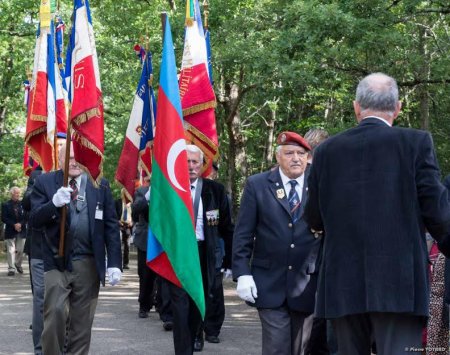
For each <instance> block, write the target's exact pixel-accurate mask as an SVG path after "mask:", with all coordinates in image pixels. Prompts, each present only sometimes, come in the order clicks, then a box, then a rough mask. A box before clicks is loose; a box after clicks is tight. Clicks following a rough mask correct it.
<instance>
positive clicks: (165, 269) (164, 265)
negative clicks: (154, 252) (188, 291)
mask: <svg viewBox="0 0 450 355" xmlns="http://www.w3.org/2000/svg"><path fill="white" fill-rule="evenodd" d="M147 265H148V266H149V267H150V268H151V269H152V270H153V271H155V272H156V273H157V274H159V275H161V276H162V277H164V278H165V279H167V280H169V281H170V282H172V283H173V284H174V285H176V286H178V287H182V286H181V283H180V281H179V280H178V278H177V275H175V271H174V270H173V267H172V264H171V263H170V261H169V259H168V258H167V254H166V253H165V252H162V253H161V254H159V255H158V256H157V257H156V258H154V259H153V260H151V261H147Z"/></svg>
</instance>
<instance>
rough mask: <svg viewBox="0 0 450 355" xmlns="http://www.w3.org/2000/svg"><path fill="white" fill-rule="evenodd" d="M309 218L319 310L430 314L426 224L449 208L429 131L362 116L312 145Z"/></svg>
mask: <svg viewBox="0 0 450 355" xmlns="http://www.w3.org/2000/svg"><path fill="white" fill-rule="evenodd" d="M305 215H306V219H307V220H308V222H309V223H310V225H311V227H312V228H314V229H317V230H322V229H323V230H324V233H325V237H324V247H323V259H322V266H321V269H320V273H319V285H318V295H317V316H319V317H325V318H334V317H342V316H345V315H349V314H357V313H365V312H399V313H409V314H414V315H421V316H427V315H428V298H429V295H428V294H429V292H428V287H429V284H428V271H427V270H428V269H427V265H428V253H427V246H426V241H425V228H426V229H428V231H429V232H430V234H431V235H432V236H433V237H434V238H436V239H437V240H441V239H442V238H443V237H444V236H445V235H446V233H447V226H448V224H449V221H450V209H449V204H448V201H447V191H446V189H445V187H444V186H443V185H442V184H441V183H440V181H439V169H438V165H437V162H436V157H435V152H434V148H433V142H432V139H431V136H430V134H429V133H427V132H424V131H418V130H414V129H406V128H399V127H389V126H388V125H386V124H385V123H384V122H382V121H380V120H379V119H377V118H366V119H364V120H363V121H362V122H361V123H360V124H359V125H358V126H357V127H354V128H352V129H349V130H347V131H345V132H343V133H341V134H338V135H336V136H334V137H332V138H329V139H328V140H326V141H325V142H323V143H322V144H321V145H320V146H319V147H318V148H317V149H316V151H315V152H314V163H313V165H312V169H311V174H310V177H309V200H308V203H307V206H306V212H305Z"/></svg>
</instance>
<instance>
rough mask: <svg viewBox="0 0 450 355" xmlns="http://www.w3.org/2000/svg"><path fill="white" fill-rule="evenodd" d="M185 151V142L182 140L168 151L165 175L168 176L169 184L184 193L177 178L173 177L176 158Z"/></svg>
mask: <svg viewBox="0 0 450 355" xmlns="http://www.w3.org/2000/svg"><path fill="white" fill-rule="evenodd" d="M185 149H186V142H185V140H184V139H179V140H177V141H176V142H175V143H173V144H172V146H171V147H170V149H169V153H168V154H167V173H168V174H169V179H170V182H171V183H172V185H173V186H175V187H176V188H177V189H178V190H181V191H184V192H186V190H185V189H183V187H182V186H181V185H180V183H179V182H178V180H177V176H176V175H175V162H176V161H177V158H178V156H179V155H180V154H181V152H183V151H184V150H185Z"/></svg>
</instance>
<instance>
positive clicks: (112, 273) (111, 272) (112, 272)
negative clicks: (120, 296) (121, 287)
mask: <svg viewBox="0 0 450 355" xmlns="http://www.w3.org/2000/svg"><path fill="white" fill-rule="evenodd" d="M121 277H122V271H120V269H119V268H117V267H109V268H108V280H109V284H110V285H111V286H115V285H117V284H118V283H119V281H120V279H121Z"/></svg>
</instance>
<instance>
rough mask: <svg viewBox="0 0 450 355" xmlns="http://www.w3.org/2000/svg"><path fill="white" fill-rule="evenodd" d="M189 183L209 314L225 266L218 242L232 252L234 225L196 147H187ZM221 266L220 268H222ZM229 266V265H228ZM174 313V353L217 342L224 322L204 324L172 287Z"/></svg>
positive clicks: (187, 299) (219, 188) (183, 294)
mask: <svg viewBox="0 0 450 355" xmlns="http://www.w3.org/2000/svg"><path fill="white" fill-rule="evenodd" d="M186 150H187V157H188V169H189V180H190V183H191V195H192V201H193V206H194V215H195V217H194V218H195V236H196V238H197V243H198V252H199V258H200V267H201V271H202V279H203V287H204V292H205V303H206V313H208V308H209V307H210V306H211V303H212V302H214V300H213V297H214V295H216V293H215V292H213V290H215V289H217V287H219V286H218V285H217V283H221V282H222V279H221V278H218V277H217V272H216V270H217V265H218V263H219V265H220V264H221V263H222V258H221V248H220V242H219V239H220V238H222V239H223V240H224V242H225V251H226V252H227V251H228V252H229V253H231V243H232V238H233V230H234V225H233V223H232V220H231V213H230V207H229V204H228V198H227V195H226V192H225V187H224V186H223V185H222V184H219V183H218V182H216V181H213V180H209V179H203V178H202V177H201V171H202V167H203V152H202V151H201V150H200V148H198V147H197V146H195V145H187V146H186ZM219 267H220V266H219ZM225 267H228V266H225ZM170 296H171V302H172V312H173V338H174V345H175V354H177V355H179V354H186V355H187V354H192V352H194V351H202V350H203V345H204V338H203V332H205V334H206V340H207V341H210V342H212V343H218V342H219V341H218V335H219V332H220V329H221V327H222V322H223V320H222V321H220V322H218V323H215V324H214V325H213V326H212V327H208V324H206V325H205V324H203V322H202V320H201V317H200V312H199V311H198V309H197V307H196V306H195V304H194V302H193V301H192V299H191V298H190V297H189V295H188V294H187V293H186V292H185V291H184V290H183V289H181V288H179V287H177V286H175V285H174V284H170Z"/></svg>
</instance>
